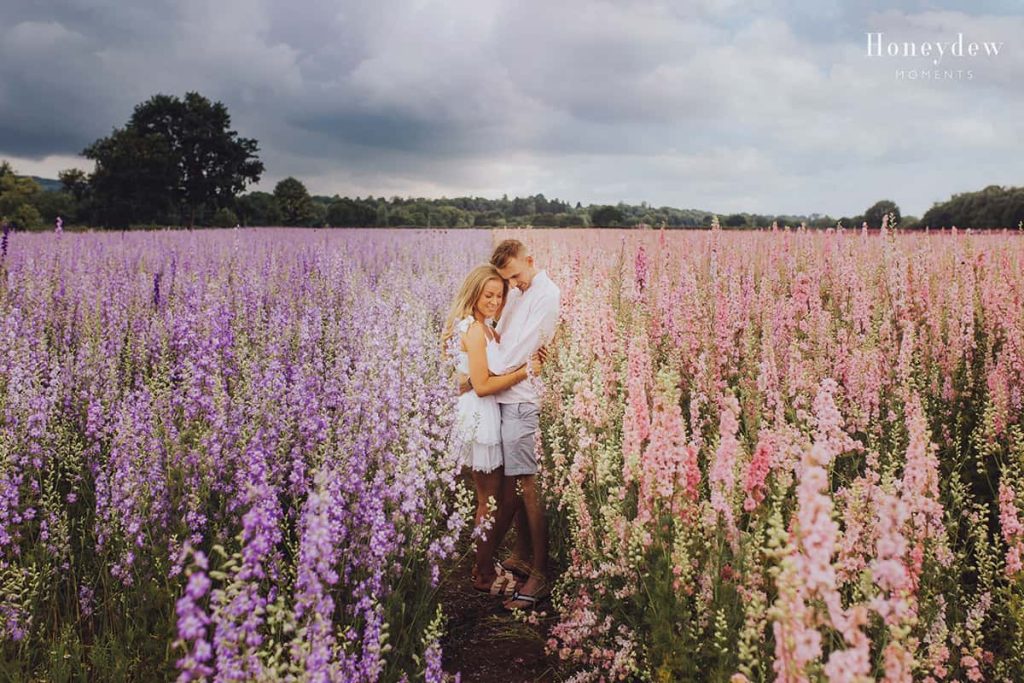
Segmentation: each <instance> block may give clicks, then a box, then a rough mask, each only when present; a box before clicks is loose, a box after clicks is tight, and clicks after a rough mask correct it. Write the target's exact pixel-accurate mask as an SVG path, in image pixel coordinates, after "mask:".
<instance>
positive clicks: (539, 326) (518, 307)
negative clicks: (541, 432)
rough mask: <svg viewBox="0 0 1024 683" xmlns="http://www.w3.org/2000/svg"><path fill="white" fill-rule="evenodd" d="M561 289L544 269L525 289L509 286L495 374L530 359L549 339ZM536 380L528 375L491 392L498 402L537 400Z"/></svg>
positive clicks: (501, 320) (535, 402) (551, 335)
mask: <svg viewBox="0 0 1024 683" xmlns="http://www.w3.org/2000/svg"><path fill="white" fill-rule="evenodd" d="M561 301H562V292H561V290H559V289H558V286H557V285H555V283H554V282H552V281H551V278H549V277H548V274H547V271H544V270H541V271H538V272H537V274H536V275H534V276H533V282H531V283H530V286H529V287H528V288H527V290H526V291H525V292H520V291H519V290H518V289H517V288H514V287H513V288H510V289H509V293H508V301H506V302H505V307H504V309H503V310H502V312H501V319H500V320H499V321H498V327H497V328H496V329H497V330H498V334H500V335H501V343H500V344H499V345H498V346H499V348H500V349H501V357H502V360H503V362H504V367H503V368H502V369H501V371H500V372H498V371H497V370H495V374H504V373H506V372H509V371H511V370H513V369H514V368H517V367H519V366H520V365H522V364H523V363H526V362H528V361H529V360H530V356H532V355H533V354H534V353H536V352H537V349H539V348H540V347H541V346H544V344H547V343H548V342H549V341H551V338H552V337H553V336H554V334H555V327H556V326H557V325H558V312H559V307H560V306H561ZM539 382H540V380H537V379H532V378H528V379H525V380H523V381H522V382H520V383H519V384H516V385H513V386H511V387H509V388H508V389H506V390H505V391H502V392H501V393H499V394H495V398H497V400H498V403H534V404H537V405H539V404H540V388H539V387H538V386H537V385H538V384H539Z"/></svg>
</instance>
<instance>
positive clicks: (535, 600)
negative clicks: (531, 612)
mask: <svg viewBox="0 0 1024 683" xmlns="http://www.w3.org/2000/svg"><path fill="white" fill-rule="evenodd" d="M550 597H551V593H550V592H548V593H542V594H541V595H530V594H529V593H520V592H519V591H516V592H515V593H513V594H512V602H516V601H522V602H525V603H528V604H527V606H526V607H505V605H502V607H505V609H506V610H508V611H509V612H515V611H517V610H521V609H537V605H539V604H540V603H542V602H544V601H545V600H548V599H549V598H550Z"/></svg>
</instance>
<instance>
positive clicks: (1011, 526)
mask: <svg viewBox="0 0 1024 683" xmlns="http://www.w3.org/2000/svg"><path fill="white" fill-rule="evenodd" d="M999 527H1000V530H1001V531H1002V534H1003V540H1004V541H1006V545H1007V546H1008V548H1007V550H1006V575H1007V576H1008V577H1009V578H1014V577H1015V576H1017V574H1019V573H1020V571H1021V570H1022V569H1024V564H1022V560H1021V557H1022V555H1024V524H1021V521H1020V516H1019V512H1018V510H1017V493H1016V491H1014V488H1013V485H1012V484H1011V483H1010V482H1008V481H1006V480H1005V479H1004V480H1003V481H1000V482H999Z"/></svg>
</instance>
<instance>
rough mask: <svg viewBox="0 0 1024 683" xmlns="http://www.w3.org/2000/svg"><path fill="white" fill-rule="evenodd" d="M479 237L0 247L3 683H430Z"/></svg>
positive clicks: (403, 235) (332, 234)
mask: <svg viewBox="0 0 1024 683" xmlns="http://www.w3.org/2000/svg"><path fill="white" fill-rule="evenodd" d="M490 246H491V237H490V235H489V233H487V232H474V231H464V232H460V233H458V234H457V235H456V234H454V233H453V234H447V235H446V234H444V233H431V234H426V233H419V232H412V231H405V232H401V231H313V230H285V229H276V230H275V229H272V230H227V231H203V232H185V231H176V232H155V233H129V234H121V233H114V234H73V233H67V232H65V233H63V234H62V235H54V234H49V235H41V234H20V233H15V234H11V235H9V236H8V235H5V236H4V238H3V244H2V245H0V247H2V255H0V259H2V260H0V343H2V345H3V354H2V355H0V406H2V411H3V412H2V415H3V417H2V422H0V635H2V638H3V658H2V661H0V674H2V677H3V678H4V679H5V680H29V679H36V680H54V681H58V680H70V679H75V680H87V679H88V680H111V681H112V680H129V679H131V680H167V679H173V678H174V676H175V675H178V676H180V678H181V680H191V679H196V678H202V677H206V676H211V677H212V676H214V675H215V677H216V679H217V680H278V679H287V678H291V679H292V680H313V681H316V680H353V681H354V680H361V681H374V680H381V679H384V680H398V679H399V678H401V677H402V676H403V675H408V676H409V677H410V678H412V679H420V680H422V679H423V677H424V676H425V677H426V678H427V679H428V680H436V679H438V678H439V677H440V673H441V672H440V667H441V652H440V647H439V642H438V640H439V636H440V635H441V629H442V625H443V622H442V619H441V616H440V612H439V610H438V607H439V605H438V600H437V597H436V588H437V580H438V573H439V571H440V570H441V569H442V568H443V566H444V565H445V564H446V563H447V562H448V561H449V556H450V555H451V553H452V552H453V547H454V543H455V542H456V540H457V538H458V536H459V534H460V533H461V532H462V531H463V528H464V526H465V517H464V512H465V508H464V506H463V505H462V504H463V503H465V502H466V501H465V500H464V497H463V498H460V496H459V495H458V493H457V491H456V485H455V481H456V480H455V476H456V464H455V463H454V462H453V461H452V458H451V456H450V455H449V451H450V449H449V448H448V447H447V443H446V439H447V433H448V429H449V425H450V420H451V410H450V408H451V401H452V397H453V388H452V387H450V386H449V385H450V382H448V376H447V374H446V371H445V369H444V368H443V366H442V364H441V363H440V342H439V340H438V335H439V330H440V325H441V321H442V318H443V316H444V314H445V313H446V309H447V306H448V304H449V301H450V297H451V296H452V292H453V291H454V290H455V288H456V287H457V286H458V284H459V282H460V281H461V278H462V277H463V276H464V274H465V273H466V272H467V271H468V269H469V267H470V266H471V265H473V264H475V263H478V262H480V261H483V260H485V259H486V258H487V256H488V254H489V250H490Z"/></svg>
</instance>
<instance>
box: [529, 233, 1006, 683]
mask: <svg viewBox="0 0 1024 683" xmlns="http://www.w3.org/2000/svg"><path fill="white" fill-rule="evenodd" d="M510 234H511V233H510ZM519 236H520V238H521V239H526V240H527V241H528V242H529V243H530V244H531V245H532V246H533V251H534V253H535V254H536V255H537V258H538V260H539V261H540V263H541V264H542V265H547V266H548V268H549V270H550V271H551V274H552V277H553V279H554V280H555V281H556V282H557V283H559V284H560V285H561V286H562V292H563V326H562V330H561V336H560V338H559V339H558V341H557V343H556V345H555V359H554V361H553V362H551V363H549V367H548V368H547V369H546V375H547V380H548V382H547V383H548V389H547V395H546V397H545V405H544V408H543V412H542V421H541V424H542V429H543V432H544V439H543V451H544V452H543V458H544V460H543V462H544V472H543V474H542V478H543V483H544V486H545V488H546V493H547V496H548V499H549V506H550V511H551V527H552V528H551V538H552V543H553V544H554V545H555V548H554V554H555V557H556V558H557V559H558V561H559V563H560V565H561V568H562V574H561V577H560V579H559V581H558V583H557V585H556V592H555V600H554V608H555V613H556V614H557V625H556V626H554V628H553V629H552V635H551V638H550V640H549V642H548V647H549V648H550V650H551V651H552V652H553V653H556V654H557V655H558V656H559V657H560V658H561V659H562V660H565V661H566V662H567V663H568V664H569V665H571V666H572V667H573V668H574V670H575V672H576V673H575V675H574V680H577V681H584V680H615V679H635V678H648V677H649V678H652V679H654V680H663V681H676V680H720V681H727V680H731V681H733V682H742V681H764V680H780V681H802V680H824V679H828V680H832V681H862V680H876V679H885V680H890V681H910V680H922V681H953V680H959V681H964V680H970V681H980V680H997V681H1003V680H1006V681H1009V680H1014V681H1020V680H1024V633H1022V627H1024V567H1022V551H1024V524H1022V522H1021V519H1022V516H1024V500H1022V496H1024V430H1022V427H1024V418H1022V410H1021V391H1022V388H1024V241H1022V238H1021V236H1020V235H1018V234H1015V233H999V234H984V235H983V234H971V233H970V232H964V231H960V232H957V231H953V232H949V231H947V232H945V233H942V234H936V233H931V234H916V235H911V234H898V233H894V232H892V231H886V230H885V229H884V228H883V231H882V233H881V234H879V233H878V232H874V233H873V234H867V233H866V232H862V231H859V230H858V231H838V232H837V231H828V232H827V233H821V232H808V231H803V230H793V231H790V230H777V231H774V230H773V231H762V232H759V233H756V234H752V233H739V234H737V233H728V232H722V231H720V230H712V231H708V232H669V233H662V232H658V231H639V232H630V233H624V232H618V233H613V232H604V231H601V232H597V231H592V232H587V233H581V232H574V231H552V232H546V233H536V232H530V233H527V232H523V233H520V235H519Z"/></svg>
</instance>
